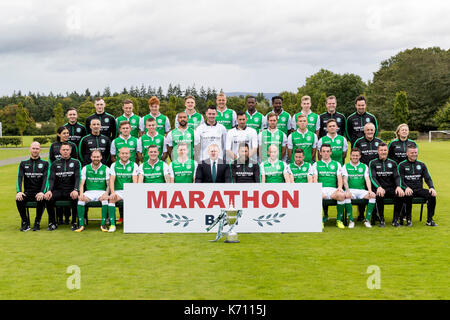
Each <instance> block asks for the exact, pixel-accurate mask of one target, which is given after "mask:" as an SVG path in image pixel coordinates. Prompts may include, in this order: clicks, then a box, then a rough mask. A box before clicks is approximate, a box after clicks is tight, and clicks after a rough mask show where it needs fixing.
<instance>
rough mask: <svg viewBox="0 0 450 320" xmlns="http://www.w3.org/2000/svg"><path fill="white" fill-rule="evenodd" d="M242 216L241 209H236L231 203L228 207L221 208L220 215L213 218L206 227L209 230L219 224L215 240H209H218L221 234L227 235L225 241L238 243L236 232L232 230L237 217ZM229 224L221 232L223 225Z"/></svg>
mask: <svg viewBox="0 0 450 320" xmlns="http://www.w3.org/2000/svg"><path fill="white" fill-rule="evenodd" d="M241 216H242V210H237V209H235V208H234V206H233V205H232V204H231V205H230V207H229V208H228V209H225V210H224V209H221V210H220V215H219V216H218V217H217V218H216V219H215V220H214V222H213V223H212V225H211V226H209V227H208V228H206V231H210V230H211V229H212V228H214V227H215V226H216V224H219V228H218V229H217V236H216V239H215V240H209V241H212V242H216V241H218V240H219V239H220V238H222V237H223V235H226V236H227V239H226V240H225V243H239V242H240V241H239V239H238V234H237V232H236V231H234V230H233V229H234V227H235V226H236V224H237V222H238V220H239V218H240V217H241ZM225 226H229V229H228V231H227V232H223V227H225Z"/></svg>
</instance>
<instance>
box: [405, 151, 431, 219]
mask: <svg viewBox="0 0 450 320" xmlns="http://www.w3.org/2000/svg"><path fill="white" fill-rule="evenodd" d="M406 157H407V159H406V160H405V161H403V162H401V163H400V164H399V165H398V173H399V175H400V178H401V184H402V187H403V188H404V189H405V204H406V221H407V222H406V226H408V227H411V226H412V222H411V212H412V199H413V197H414V196H415V197H422V198H425V199H427V226H429V227H437V224H436V223H435V222H434V221H433V216H434V210H435V208H436V190H434V185H433V180H432V179H431V176H430V173H429V172H428V168H427V166H426V165H425V163H423V162H421V161H418V160H417V146H416V145H415V144H409V145H408V146H407V147H406ZM424 180H425V182H426V184H427V185H428V188H429V189H428V190H427V189H424V187H423V181H424Z"/></svg>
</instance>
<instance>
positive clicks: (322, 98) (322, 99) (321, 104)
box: [313, 92, 327, 114]
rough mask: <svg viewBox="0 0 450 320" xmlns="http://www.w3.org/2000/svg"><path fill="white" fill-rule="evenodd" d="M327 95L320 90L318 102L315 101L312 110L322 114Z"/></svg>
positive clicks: (325, 107) (325, 109) (324, 109)
mask: <svg viewBox="0 0 450 320" xmlns="http://www.w3.org/2000/svg"><path fill="white" fill-rule="evenodd" d="M326 103H327V95H326V94H325V92H322V94H321V95H320V98H319V102H318V103H317V107H316V108H314V109H313V111H314V112H315V113H317V114H322V113H324V112H326V111H327V106H326Z"/></svg>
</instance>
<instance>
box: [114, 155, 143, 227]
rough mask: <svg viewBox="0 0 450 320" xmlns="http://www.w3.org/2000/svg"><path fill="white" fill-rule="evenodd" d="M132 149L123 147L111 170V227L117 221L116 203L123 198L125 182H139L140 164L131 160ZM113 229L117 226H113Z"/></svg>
mask: <svg viewBox="0 0 450 320" xmlns="http://www.w3.org/2000/svg"><path fill="white" fill-rule="evenodd" d="M130 156H131V154H130V149H129V148H128V147H122V148H121V149H120V151H119V160H117V161H116V162H114V163H113V164H112V166H111V169H110V171H109V188H110V190H111V195H110V196H109V208H108V213H109V219H110V221H111V227H110V228H109V231H110V232H114V231H111V228H112V227H113V226H115V221H116V203H117V202H119V201H120V200H123V198H124V193H123V184H124V183H137V181H138V169H139V166H138V165H137V163H136V162H131V161H130V160H129V159H130ZM112 229H113V230H114V229H115V228H112Z"/></svg>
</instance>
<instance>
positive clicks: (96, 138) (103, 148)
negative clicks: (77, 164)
mask: <svg viewBox="0 0 450 320" xmlns="http://www.w3.org/2000/svg"><path fill="white" fill-rule="evenodd" d="M90 129H91V132H92V133H91V134H89V135H87V136H85V137H84V138H83V139H81V141H80V148H79V150H78V152H79V155H78V157H79V158H80V159H81V162H82V164H83V166H85V165H87V164H89V163H91V153H92V151H94V150H99V151H100V152H101V154H102V163H104V164H106V165H109V164H110V163H111V162H110V161H111V157H110V154H111V140H110V139H109V138H108V137H107V136H104V135H102V134H101V122H100V120H99V119H92V120H91V121H90Z"/></svg>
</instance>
